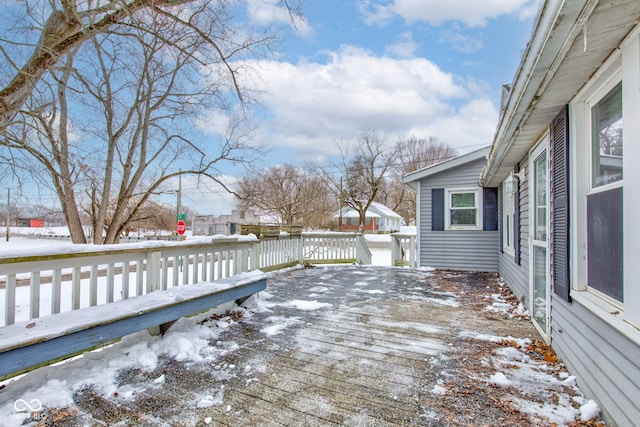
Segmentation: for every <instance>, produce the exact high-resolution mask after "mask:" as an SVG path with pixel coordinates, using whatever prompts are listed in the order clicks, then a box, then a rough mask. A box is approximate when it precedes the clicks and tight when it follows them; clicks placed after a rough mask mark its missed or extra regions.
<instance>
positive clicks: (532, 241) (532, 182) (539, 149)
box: [529, 133, 551, 341]
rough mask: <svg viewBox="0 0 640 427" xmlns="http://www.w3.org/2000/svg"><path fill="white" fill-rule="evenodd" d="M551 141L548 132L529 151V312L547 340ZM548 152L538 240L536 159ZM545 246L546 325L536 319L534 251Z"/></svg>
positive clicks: (548, 325) (548, 326)
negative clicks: (543, 213) (541, 232)
mask: <svg viewBox="0 0 640 427" xmlns="http://www.w3.org/2000/svg"><path fill="white" fill-rule="evenodd" d="M549 141H550V135H549V133H546V134H545V135H544V136H543V137H542V139H541V140H540V141H539V142H538V143H537V144H536V145H535V146H534V148H533V149H532V150H531V151H530V152H529V171H530V172H529V236H530V238H529V312H530V313H531V315H530V316H531V322H532V323H533V325H534V326H535V327H536V329H537V330H538V332H540V334H541V335H542V337H543V338H544V339H545V341H548V339H549V337H550V332H551V271H550V267H551V260H550V241H549V240H550V237H551V235H550V217H551V191H550V180H549V173H550V159H549ZM543 153H544V154H546V167H547V173H546V175H547V176H546V184H545V185H546V191H547V194H546V218H545V221H546V224H545V227H546V240H545V241H541V240H536V238H535V237H536V236H535V227H536V224H535V222H536V203H535V197H536V194H535V191H536V176H535V174H536V167H535V162H536V159H537V158H539V157H540V156H541V155H542V154H543ZM536 246H537V247H543V248H545V253H546V256H545V281H546V286H545V293H546V301H545V312H546V313H545V324H546V325H545V327H543V326H542V325H540V324H539V323H538V322H537V320H536V319H535V263H534V252H535V247H536Z"/></svg>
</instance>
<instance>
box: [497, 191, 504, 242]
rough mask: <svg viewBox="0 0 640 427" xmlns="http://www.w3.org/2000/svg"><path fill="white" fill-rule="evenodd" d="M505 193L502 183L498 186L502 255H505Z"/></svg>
mask: <svg viewBox="0 0 640 427" xmlns="http://www.w3.org/2000/svg"><path fill="white" fill-rule="evenodd" d="M503 203H504V191H502V183H500V185H499V186H498V224H499V227H498V229H499V230H500V253H504V243H503V240H504V214H503V212H504V207H503Z"/></svg>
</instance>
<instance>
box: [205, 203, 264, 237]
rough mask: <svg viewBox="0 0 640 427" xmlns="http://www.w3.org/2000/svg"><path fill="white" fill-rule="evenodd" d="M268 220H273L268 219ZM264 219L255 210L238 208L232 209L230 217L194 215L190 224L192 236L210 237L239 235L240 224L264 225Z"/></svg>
mask: <svg viewBox="0 0 640 427" xmlns="http://www.w3.org/2000/svg"><path fill="white" fill-rule="evenodd" d="M268 219H269V220H271V219H273V218H271V217H270V218H268ZM264 222H265V221H264V218H263V217H261V216H260V215H258V214H257V213H256V212H255V210H253V209H247V208H245V207H243V206H238V208H237V209H233V210H232V211H231V214H230V215H220V216H219V217H215V216H213V215H196V216H195V217H194V219H193V222H192V229H193V235H194V236H212V235H216V234H224V235H227V236H229V235H233V234H238V233H240V225H242V224H260V223H264Z"/></svg>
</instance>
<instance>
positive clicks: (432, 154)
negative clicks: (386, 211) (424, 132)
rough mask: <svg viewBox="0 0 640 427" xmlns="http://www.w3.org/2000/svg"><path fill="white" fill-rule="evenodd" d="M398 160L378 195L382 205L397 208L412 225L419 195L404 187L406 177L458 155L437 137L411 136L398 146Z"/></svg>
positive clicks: (400, 141) (396, 159)
mask: <svg viewBox="0 0 640 427" xmlns="http://www.w3.org/2000/svg"><path fill="white" fill-rule="evenodd" d="M395 153H396V156H395V160H394V162H393V165H392V166H391V168H390V173H389V177H388V179H386V180H385V182H384V185H383V187H382V189H381V190H380V193H379V196H378V200H377V201H378V202H380V203H383V204H384V205H386V206H388V207H390V208H391V209H393V210H394V211H395V212H396V213H398V214H399V215H400V216H402V217H403V218H404V219H405V221H407V222H408V223H410V222H412V220H414V219H415V216H416V199H415V194H414V193H413V192H412V191H410V190H408V189H407V188H406V187H405V186H404V185H402V178H403V177H404V176H405V175H407V174H409V173H411V172H413V171H416V170H419V169H422V168H426V167H427V166H431V165H434V164H437V163H440V162H443V161H445V160H448V159H451V158H453V157H455V156H456V154H457V153H456V150H455V149H453V148H452V147H451V146H449V145H447V144H445V143H443V142H441V141H438V139H436V138H433V137H428V138H418V137H416V136H410V137H408V138H404V139H400V140H398V142H397V143H396V146H395Z"/></svg>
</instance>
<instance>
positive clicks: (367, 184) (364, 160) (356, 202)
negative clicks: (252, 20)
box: [325, 130, 395, 233]
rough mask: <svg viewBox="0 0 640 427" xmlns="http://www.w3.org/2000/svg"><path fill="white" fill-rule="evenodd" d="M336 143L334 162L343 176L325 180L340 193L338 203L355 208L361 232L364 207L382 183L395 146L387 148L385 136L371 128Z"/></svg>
mask: <svg viewBox="0 0 640 427" xmlns="http://www.w3.org/2000/svg"><path fill="white" fill-rule="evenodd" d="M337 145H338V148H339V150H340V157H341V159H340V163H339V164H337V165H335V166H336V167H337V169H338V170H339V171H340V175H341V177H342V178H343V179H342V180H340V179H337V180H336V179H328V180H327V181H328V182H331V183H332V184H333V187H334V189H335V191H336V193H337V194H339V195H340V200H341V205H343V206H348V207H350V208H352V209H353V210H355V211H356V212H358V216H359V226H358V229H359V230H360V232H361V233H364V227H365V223H366V213H367V210H368V209H369V207H370V206H371V204H372V203H373V202H374V201H376V199H377V197H378V192H379V191H380V189H381V188H382V187H383V185H384V181H385V179H386V177H387V174H388V172H389V171H390V168H391V166H392V164H393V161H394V158H395V150H393V149H387V148H386V147H385V143H384V139H383V138H382V137H381V136H379V135H378V133H377V132H376V131H372V130H367V131H363V132H362V133H361V134H360V136H359V137H358V139H357V140H356V141H351V142H349V141H343V142H341V143H338V144H337ZM325 176H329V175H325ZM341 181H342V182H341Z"/></svg>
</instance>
